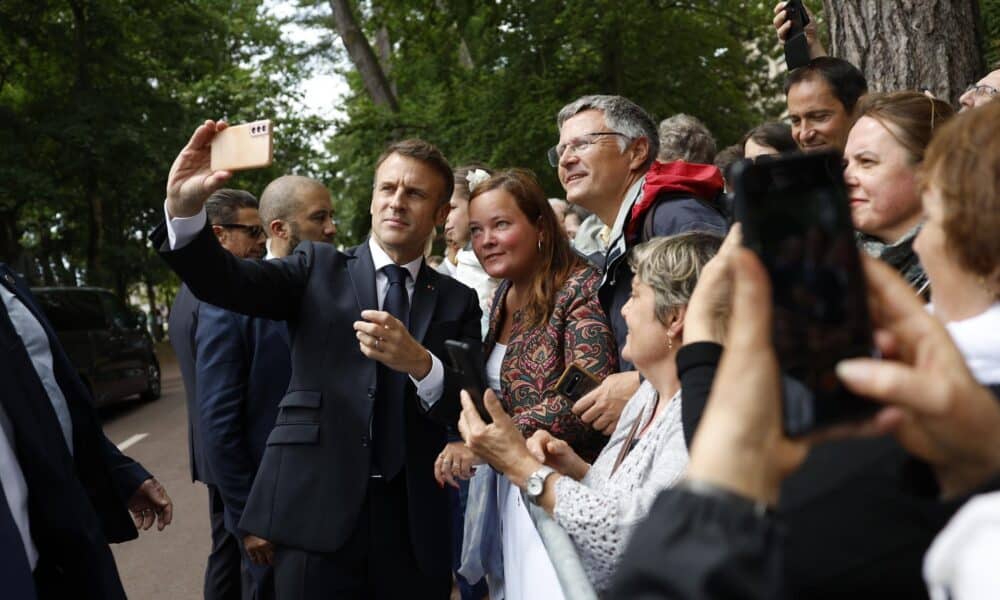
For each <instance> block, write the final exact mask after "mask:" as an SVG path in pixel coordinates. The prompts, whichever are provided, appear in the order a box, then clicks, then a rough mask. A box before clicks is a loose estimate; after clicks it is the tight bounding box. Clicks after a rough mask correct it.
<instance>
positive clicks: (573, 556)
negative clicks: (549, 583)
mask: <svg viewBox="0 0 1000 600" xmlns="http://www.w3.org/2000/svg"><path fill="white" fill-rule="evenodd" d="M521 497H522V499H523V501H524V505H525V506H526V507H527V508H528V514H529V515H531V520H532V521H533V522H534V523H535V529H537V530H538V535H539V536H540V537H541V538H542V544H544V545H545V551H546V552H547V553H548V555H549V560H551V561H552V567H553V568H554V569H555V571H556V577H557V578H558V579H559V585H560V587H562V591H563V596H565V597H566V600H597V593H596V592H595V591H594V588H593V586H591V585H590V579H588V578H587V572H586V571H584V570H583V563H581V562H580V557H579V556H578V555H577V553H576V546H574V545H573V540H571V539H570V538H569V534H568V533H566V531H565V530H564V529H563V528H562V527H560V526H559V524H558V523H556V522H555V520H553V519H552V517H550V516H549V514H548V513H547V512H545V510H544V509H542V508H541V507H539V506H535V504H534V503H533V502H530V501H529V500H528V497H527V496H526V495H525V494H524V492H521Z"/></svg>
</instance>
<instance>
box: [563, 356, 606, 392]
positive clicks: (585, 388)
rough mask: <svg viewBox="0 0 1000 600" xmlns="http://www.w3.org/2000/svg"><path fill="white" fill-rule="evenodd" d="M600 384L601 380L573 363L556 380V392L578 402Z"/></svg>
mask: <svg viewBox="0 0 1000 600" xmlns="http://www.w3.org/2000/svg"><path fill="white" fill-rule="evenodd" d="M599 385H601V382H600V381H598V379H597V378H596V377H594V376H593V375H591V374H590V372H589V371H587V370H585V369H583V368H582V367H580V366H578V365H577V364H576V363H573V364H571V365H569V366H567V367H566V370H565V371H563V374H562V375H561V376H560V377H559V381H558V382H556V392H558V393H560V394H562V395H563V396H565V397H567V398H569V399H570V400H571V401H573V402H576V401H577V400H579V399H580V398H583V397H584V396H586V395H587V393H589V392H590V391H591V390H593V389H595V388H597V386H599Z"/></svg>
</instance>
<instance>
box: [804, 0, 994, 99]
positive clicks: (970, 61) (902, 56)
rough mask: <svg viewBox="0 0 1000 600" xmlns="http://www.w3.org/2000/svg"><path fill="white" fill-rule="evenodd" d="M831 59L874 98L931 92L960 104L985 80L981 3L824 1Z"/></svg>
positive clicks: (948, 0) (954, 0)
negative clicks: (850, 68)
mask: <svg viewBox="0 0 1000 600" xmlns="http://www.w3.org/2000/svg"><path fill="white" fill-rule="evenodd" d="M823 11H824V14H825V15H826V17H827V24H828V28H829V33H830V54H831V55H832V56H836V57H839V58H843V59H845V60H847V61H850V62H851V63H853V64H854V65H856V66H857V67H858V68H860V69H861V70H862V71H863V72H864V74H865V76H866V77H867V78H868V87H869V89H870V90H871V91H873V92H888V91H898V90H923V89H929V90H930V91H931V92H933V93H934V95H935V96H937V97H938V98H946V99H948V100H949V101H951V102H955V101H957V100H958V97H959V96H960V95H961V94H962V91H963V90H964V89H965V88H966V86H968V85H969V84H970V83H972V82H974V81H976V79H978V77H980V75H981V72H982V69H983V57H982V54H981V53H980V46H979V37H980V35H981V32H980V31H979V21H980V19H979V3H978V0H877V1H876V0H823Z"/></svg>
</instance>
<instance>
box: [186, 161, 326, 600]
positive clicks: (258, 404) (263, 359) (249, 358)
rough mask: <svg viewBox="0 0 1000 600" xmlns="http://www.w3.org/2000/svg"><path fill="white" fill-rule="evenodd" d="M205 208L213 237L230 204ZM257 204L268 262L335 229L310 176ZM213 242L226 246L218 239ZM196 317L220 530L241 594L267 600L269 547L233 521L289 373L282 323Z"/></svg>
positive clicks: (211, 314) (212, 314) (201, 397)
mask: <svg viewBox="0 0 1000 600" xmlns="http://www.w3.org/2000/svg"><path fill="white" fill-rule="evenodd" d="M248 195H249V194H248ZM205 208H206V211H205V212H206V216H207V217H208V221H209V223H212V224H213V230H214V232H215V233H216V235H217V237H218V236H219V234H220V233H222V232H221V231H218V230H215V224H216V223H219V222H223V221H227V220H229V219H227V218H226V217H225V215H226V214H228V213H232V212H235V210H236V207H235V206H232V203H231V202H230V201H229V200H228V199H227V198H220V197H219V192H215V193H214V194H212V195H211V196H210V197H209V200H208V202H207V203H206V207H205ZM258 208H259V211H258V212H259V215H260V221H261V223H262V225H263V227H264V230H265V231H266V232H267V233H268V238H269V244H268V248H269V250H268V254H267V256H266V258H268V259H274V258H283V257H285V256H288V255H289V254H291V251H292V248H293V247H294V246H291V243H294V245H295V246H297V245H298V244H299V242H300V241H302V240H309V241H313V242H330V241H332V239H333V235H334V233H335V232H336V226H335V225H334V223H333V218H332V215H333V207H332V205H331V202H330V192H329V191H327V189H326V187H325V186H324V185H323V184H322V183H320V182H318V181H316V180H314V179H309V178H306V177H301V176H296V175H287V176H284V177H279V178H278V179H276V180H274V181H272V182H271V183H270V184H268V186H267V187H266V188H265V189H264V192H263V194H261V202H260V205H259V207H258ZM219 243H220V244H221V245H222V247H223V248H226V249H227V250H229V247H228V246H227V244H226V243H225V241H224V240H223V239H222V238H220V239H219ZM234 255H236V254H235V253H234ZM236 256H238V255H236ZM244 258H245V257H244ZM198 321H199V327H198V329H197V333H196V335H195V354H196V356H198V364H197V368H196V369H197V377H196V380H197V392H198V393H197V396H198V400H197V403H198V404H197V405H198V410H199V412H200V419H199V421H200V423H199V425H200V429H201V431H202V432H203V444H204V452H205V457H206V461H207V463H208V466H209V469H210V471H211V472H212V473H213V479H214V481H215V486H216V487H217V489H218V492H219V494H220V495H221V497H222V504H223V506H224V513H225V519H224V520H225V529H226V530H228V531H229V532H231V534H232V535H233V536H235V537H236V539H237V540H239V541H240V542H241V554H242V555H243V560H242V567H241V571H242V590H243V597H244V598H256V599H258V600H260V599H263V598H269V597H273V595H274V591H273V587H274V584H273V577H272V572H271V568H270V564H271V562H272V559H273V550H274V549H273V545H272V544H271V543H270V542H269V541H267V540H264V539H262V538H260V537H258V536H254V535H251V534H248V533H245V532H243V531H240V530H239V529H238V524H239V522H240V518H241V517H242V515H243V510H244V507H245V506H246V501H247V497H248V496H249V495H250V488H251V485H252V484H253V480H254V477H255V476H256V474H257V468H258V467H259V466H260V461H261V458H262V456H263V454H264V447H265V442H266V441H267V436H268V434H270V433H271V429H272V428H273V427H274V421H275V418H276V417H277V414H278V403H279V402H280V401H281V398H282V396H284V394H285V390H286V388H287V387H288V380H289V378H290V377H291V373H292V364H291V362H292V361H291V349H290V346H289V339H288V327H287V326H286V324H285V323H284V322H282V321H272V320H270V319H258V318H254V317H248V316H246V315H241V314H239V313H235V312H232V311H229V310H226V309H223V308H219V307H216V306H212V305H210V304H201V305H200V309H199V314H198ZM244 546H245V550H244V549H243V547H244Z"/></svg>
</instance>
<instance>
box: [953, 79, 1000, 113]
mask: <svg viewBox="0 0 1000 600" xmlns="http://www.w3.org/2000/svg"><path fill="white" fill-rule="evenodd" d="M998 95H1000V69H997V70H995V71H991V72H989V73H987V75H986V77H983V78H982V79H980V80H979V81H977V82H976V83H975V84H973V85H970V86H969V89H967V90H965V93H963V94H962V95H961V97H959V99H958V103H959V104H960V105H961V107H960V108H959V109H958V111H959V112H962V111H965V110H969V109H970V108H976V107H978V106H982V105H983V104H986V103H987V102H992V101H993V100H996V99H997V97H998Z"/></svg>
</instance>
